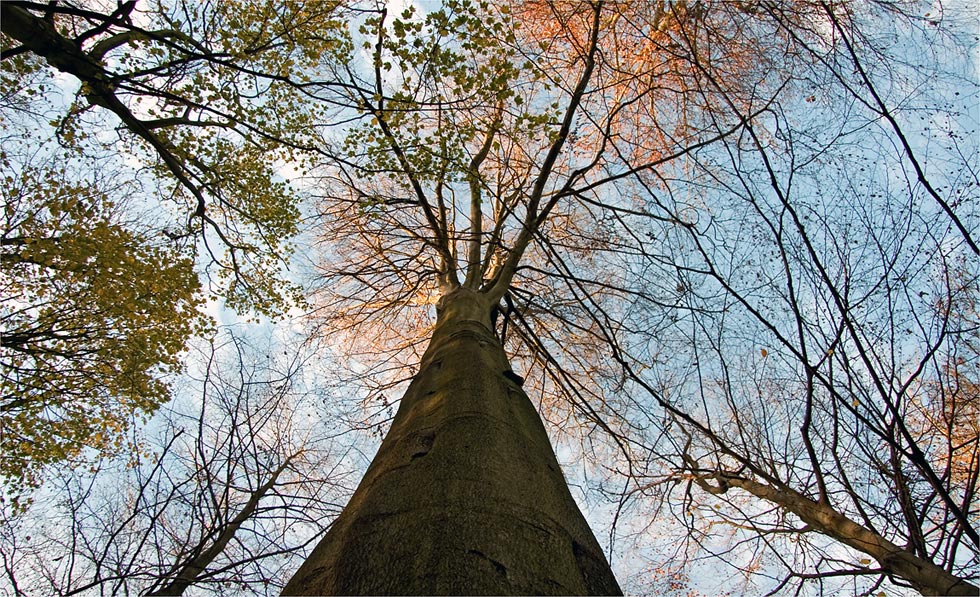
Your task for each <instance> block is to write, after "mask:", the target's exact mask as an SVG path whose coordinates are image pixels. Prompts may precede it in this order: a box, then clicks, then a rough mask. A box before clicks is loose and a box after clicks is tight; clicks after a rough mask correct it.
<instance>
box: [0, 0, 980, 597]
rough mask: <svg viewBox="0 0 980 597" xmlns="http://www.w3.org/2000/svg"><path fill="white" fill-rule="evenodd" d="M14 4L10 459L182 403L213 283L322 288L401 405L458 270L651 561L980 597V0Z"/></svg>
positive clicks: (625, 539) (53, 454)
mask: <svg viewBox="0 0 980 597" xmlns="http://www.w3.org/2000/svg"><path fill="white" fill-rule="evenodd" d="M396 4H397V6H396ZM0 6H2V7H3V34H4V37H3V43H4V45H3V50H2V51H3V54H2V58H3V64H4V75H3V76H4V81H5V85H4V86H5V89H7V90H8V91H5V92H4V100H3V104H2V109H3V119H4V120H3V122H4V127H5V128H4V135H5V141H4V154H3V164H2V166H3V168H4V176H5V177H6V181H7V182H5V189H4V191H5V194H6V195H7V204H8V208H7V212H6V213H7V218H6V221H7V226H6V228H5V233H4V237H3V251H4V253H3V262H4V268H5V273H6V272H7V271H9V272H10V276H9V281H8V282H5V283H4V284H5V286H4V295H3V301H4V302H3V309H4V310H3V312H2V313H3V318H4V319H3V321H4V345H3V346H4V357H3V358H4V361H3V366H4V372H5V373H4V375H5V377H4V382H3V383H4V386H3V388H4V390H3V403H2V405H0V409H2V412H3V417H4V418H3V424H4V434H3V440H2V441H3V444H4V454H5V457H4V466H3V470H2V472H3V474H4V475H5V476H7V477H8V478H18V477H19V478H23V477H24V476H26V475H31V474H33V473H31V472H27V471H28V469H30V467H31V466H35V465H36V466H41V465H46V464H49V463H53V462H56V461H58V460H60V459H64V458H66V457H68V456H71V455H72V453H73V452H72V451H74V452H78V451H79V450H80V449H81V447H82V446H89V447H94V448H99V449H105V448H107V447H108V446H109V445H110V444H109V440H108V439H106V440H105V441H102V440H97V439H95V436H94V435H93V434H91V433H90V431H91V430H92V427H91V426H90V425H91V424H92V422H93V420H92V419H89V420H87V421H83V419H84V417H90V416H91V406H89V405H91V404H96V403H98V404H100V405H101V404H109V405H115V406H113V407H110V408H109V410H108V411H107V412H106V414H104V415H102V414H100V415H99V417H98V418H97V419H95V421H98V420H100V419H101V418H102V417H105V419H106V420H110V421H112V420H116V421H122V420H125V416H126V415H128V413H134V412H151V411H152V410H154V408H155V407H156V406H157V405H159V404H160V403H161V402H163V401H164V400H165V398H166V396H167V385H166V383H165V380H166V377H165V376H162V375H161V374H162V373H164V372H165V371H168V370H174V369H175V368H177V367H178V366H179V363H180V362H181V359H183V356H182V353H181V348H182V347H183V346H185V344H186V342H187V341H188V339H189V338H190V337H191V336H192V335H193V334H195V333H199V332H200V331H201V330H202V329H203V327H204V323H205V321H206V317H205V316H204V315H203V314H201V311H200V308H201V305H202V302H203V301H204V300H206V299H207V298H208V297H223V298H224V299H226V300H227V301H228V304H229V305H231V306H233V307H238V308H241V309H242V310H248V309H254V310H255V311H256V312H258V313H260V314H267V315H268V314H274V313H277V312H281V311H282V310H283V309H284V308H286V306H287V305H289V304H290V301H292V300H295V301H297V302H304V301H305V302H306V304H305V306H307V307H309V309H308V310H307V311H308V313H307V317H306V318H305V320H304V322H305V325H306V326H307V328H308V329H309V330H312V331H313V332H311V333H314V335H317V336H318V337H319V338H320V341H321V342H324V343H325V345H327V344H328V345H330V346H331V350H333V351H335V352H336V353H337V354H338V355H342V356H344V357H346V358H347V359H349V363H350V366H351V370H352V371H354V372H356V376H355V375H352V376H351V377H352V378H354V377H356V381H357V382H358V383H361V384H363V385H364V387H366V388H367V390H366V391H367V399H366V400H365V401H364V404H363V407H364V409H365V410H366V412H367V413H368V415H370V416H373V419H372V420H373V421H374V423H375V424H377V425H379V426H380V427H382V428H383V427H385V426H386V424H387V419H390V408H391V405H392V402H393V399H392V397H391V393H392V392H393V391H395V390H397V389H401V388H403V384H404V382H405V381H406V380H407V379H410V378H411V377H412V375H413V374H414V373H415V371H417V367H418V361H419V358H420V356H421V354H422V352H423V350H424V349H425V347H426V345H427V342H428V339H429V335H430V333H431V330H432V325H433V315H434V313H435V309H436V306H437V305H438V304H440V301H441V300H443V299H444V298H445V297H447V296H449V295H450V294H451V293H452V292H453V291H455V290H457V289H460V288H463V289H468V290H470V291H472V292H474V293H479V294H480V295H481V296H483V297H486V300H487V301H489V303H488V304H491V305H494V306H495V310H494V319H493V324H494V326H495V331H496V333H497V335H498V336H499V337H500V338H501V340H502V341H503V343H504V346H505V349H506V351H507V353H508V355H509V357H510V358H511V360H512V363H513V365H514V369H515V371H520V376H521V381H522V383H523V384H524V388H525V390H526V391H527V392H528V394H529V395H530V396H531V398H532V399H533V400H534V401H535V403H536V404H537V406H538V409H539V412H540V413H541V415H542V417H543V418H544V419H545V421H546V424H547V426H548V429H549V432H550V433H551V436H552V439H553V441H555V442H556V443H558V444H559V445H561V446H563V447H565V448H567V449H569V450H574V451H575V453H576V454H578V455H580V456H581V462H582V463H583V465H582V471H583V474H584V475H585V478H584V483H585V484H586V486H587V487H588V494H589V496H590V497H591V499H595V500H598V501H604V502H605V503H607V504H609V505H610V507H611V508H612V509H613V512H614V514H613V521H612V522H611V523H610V529H609V530H608V537H609V541H608V545H607V547H608V549H609V550H611V552H612V553H618V552H619V551H629V550H630V549H633V550H635V552H636V553H646V552H647V550H653V551H654V552H656V554H657V555H655V556H651V557H650V570H644V571H642V572H636V573H635V574H636V577H635V579H631V581H630V583H623V584H624V585H626V586H629V587H633V588H635V589H637V590H642V591H660V590H670V589H671V588H672V587H673V588H674V589H676V588H678V587H680V586H681V585H684V583H687V582H691V583H692V585H691V586H694V587H696V586H703V585H698V584H697V582H696V581H692V580H690V579H691V578H692V577H693V575H694V571H695V570H696V569H697V566H698V564H697V562H699V561H700V560H701V558H702V557H703V556H705V555H707V556H710V557H711V560H712V561H713V562H715V565H727V566H728V567H730V569H729V572H730V573H731V574H732V575H738V577H739V578H742V579H743V582H744V584H743V585H742V587H741V589H740V590H744V591H747V592H765V591H770V590H771V591H776V592H778V591H784V590H785V591H790V590H792V589H794V588H797V587H802V588H803V589H810V588H813V590H815V591H820V590H833V589H835V588H840V587H845V586H846V587H849V589H848V590H853V591H855V592H861V593H866V594H872V593H874V592H875V591H877V590H879V588H880V587H883V586H887V585H886V582H888V583H892V586H898V587H910V588H913V589H916V590H918V591H920V592H925V593H928V592H934V593H936V592H938V593H942V592H954V590H955V591H960V590H967V591H969V590H975V587H973V586H972V585H975V584H976V583H977V573H976V569H977V566H978V563H980V546H978V543H980V538H978V530H977V527H976V519H977V499H976V497H977V490H978V483H980V438H978V427H977V423H976V420H977V413H978V408H980V404H978V400H980V397H978V394H977V392H976V386H977V384H978V383H980V380H978V379H977V372H978V364H980V353H978V342H977V330H978V329H980V327H978V326H980V319H978V315H977V310H976V305H977V298H978V287H977V282H978V276H980V269H978V256H980V249H978V246H977V242H978V240H977V239H978V232H977V226H978V223H980V220H978V216H980V214H978V212H977V205H978V203H977V201H978V198H980V180H978V171H980V170H978V167H980V164H978V161H977V156H978V155H980V152H978V146H977V145H978V136H977V125H978V121H980V115H978V113H977V110H978V102H980V85H978V80H977V62H976V49H977V47H978V44H980V41H978V37H977V35H976V26H977V24H978V22H980V15H978V12H977V10H976V9H975V8H972V7H970V6H968V5H967V4H966V3H953V4H951V5H949V6H946V7H945V8H942V9H938V8H936V7H934V6H932V5H929V4H927V3H919V2H912V1H909V2H904V1H902V2H898V1H896V2H866V3H859V2H834V3H830V2H824V1H822V0H813V1H811V0H796V1H791V2H744V3H743V2H733V1H718V2H714V1H708V0H701V1H682V0H678V1H676V2H667V1H664V2H638V3H623V2H612V1H610V2H602V1H596V2H571V1H569V2H550V1H545V0H542V1H535V0H531V1H525V2H509V1H508V2H494V3H490V2H479V1H474V0H447V1H445V2H442V3H440V4H439V5H438V6H436V5H429V4H427V3H411V2H404V3H385V2H374V1H370V2H355V1H351V2H316V3H313V2H310V3H308V2H296V3H285V4H283V3H281V2H276V3H273V2H269V3H266V2H260V1H258V0H256V1H255V2H248V3H241V4H239V3H218V4H215V5H211V4H196V3H190V2H188V3H184V2H163V1H161V2H159V3H147V4H146V5H143V4H139V3H133V2H127V3H118V4H116V5H114V7H113V8H111V9H110V10H98V9H95V8H91V7H87V6H77V5H75V4H72V3H51V4H36V3H31V2H12V1H11V2H4V3H3V4H2V5H0ZM56 48H57V49H56ZM59 73H60V74H59ZM64 76H69V77H70V78H71V79H72V81H73V83H72V84H74V85H76V86H77V93H75V95H74V98H73V99H72V100H71V101H64V102H62V103H59V102H57V101H53V100H52V99H51V97H52V90H55V89H63V88H64V86H65V85H66V83H64V78H63V77H64ZM72 92H73V93H74V92H75V89H73V90H72ZM25 139H40V140H41V141H42V142H40V143H34V144H35V145H37V146H39V147H40V148H41V149H39V150H36V151H27V150H26V149H16V150H15V149H8V148H16V147H32V145H31V142H28V141H25ZM52 139H53V140H52ZM18 144H20V145H18ZM25 144H26V145H25ZM96 164H98V165H99V167H100V168H102V170H93V169H92V168H93V165H96ZM106 165H111V168H112V170H113V172H112V175H111V176H110V175H108V174H107V173H106V171H105V167H106ZM287 179H289V181H288V182H287ZM119 194H122V195H124V196H125V197H126V198H127V200H122V199H117V198H115V195H119ZM141 210H142V211H141ZM299 232H301V233H302V235H301V236H296V233H299ZM296 243H302V244H296ZM297 247H300V248H301V249H300V250H299V251H297V252H299V253H302V255H303V257H304V258H305V259H308V260H309V262H310V263H311V264H312V266H313V268H314V269H315V271H314V272H313V275H312V276H311V277H310V278H309V279H304V280H302V282H304V283H307V284H308V286H309V292H308V293H306V294H302V293H300V291H299V287H298V286H297V285H295V284H288V283H284V282H283V280H290V278H289V277H288V276H286V275H285V271H284V268H285V264H286V263H287V258H288V257H289V255H290V253H292V252H293V251H294V250H295V249H296V248H297ZM110 281H112V282H113V283H110ZM123 281H125V282H123ZM291 281H293V282H295V281H296V279H295V278H293V279H292V280H291ZM83 305H84V307H83ZM191 314H194V315H193V316H190V315H191ZM8 321H9V323H8ZM78 330H81V331H78ZM133 346H136V347H137V348H135V349H134V348H133ZM127 367H128V369H127ZM54 368H57V369H58V370H59V371H65V370H67V371H70V372H71V375H67V376H58V377H55V376H54V375H53V371H54ZM8 371H9V373H8ZM125 371H130V372H131V373H130V374H121V372H125ZM46 375H47V377H45V376H46ZM73 380H79V381H73ZM8 388H9V389H8ZM42 388H43V389H44V390H43V391H42ZM48 388H53V390H52V391H50V392H47V393H46V391H47V389H48ZM70 392H77V395H78V396H79V398H78V399H77V400H72V401H70V402H68V401H62V399H61V398H60V396H66V395H70ZM69 404H70V405H71V408H69ZM119 413H123V416H122V418H120V414H119ZM113 417H115V418H113ZM86 424H88V425H89V426H86ZM42 425H43V426H44V428H45V429H41V427H40V426H42ZM49 425H56V426H57V425H61V426H62V427H63V428H64V429H65V430H64V431H59V432H57V433H54V434H50V435H48V432H47V431H46V429H47V428H48V426H49ZM121 428H122V425H121V423H120V425H119V426H118V427H117V428H116V429H121ZM11 430H12V431H11ZM109 433H110V435H111V430H110V432H109ZM8 438H10V439H8ZM51 438H56V439H51ZM100 441H102V443H99V442H100ZM45 442H47V443H45ZM8 445H9V450H10V451H8ZM38 453H41V454H44V456H38ZM9 454H16V455H17V459H14V458H10V459H8V455H9ZM8 462H9V464H8ZM630 546H632V547H630ZM678 583H680V585H679V584H678ZM968 583H972V585H970V584H968ZM715 588H716V589H717V588H718V587H715ZM709 590H710V589H709Z"/></svg>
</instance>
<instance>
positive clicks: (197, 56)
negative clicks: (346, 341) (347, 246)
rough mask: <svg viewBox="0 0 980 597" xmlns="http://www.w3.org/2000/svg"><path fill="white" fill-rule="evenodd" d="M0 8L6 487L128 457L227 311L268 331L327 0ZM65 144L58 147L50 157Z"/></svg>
mask: <svg viewBox="0 0 980 597" xmlns="http://www.w3.org/2000/svg"><path fill="white" fill-rule="evenodd" d="M98 10H99V8H98V7H90V9H88V11H87V12H86V13H85V15H84V16H81V15H80V13H79V12H78V11H77V10H76V8H75V7H72V6H70V5H58V4H52V5H51V6H49V7H48V8H47V9H46V10H45V11H41V10H35V9H33V8H24V7H22V6H20V5H17V6H14V5H12V4H8V5H6V6H5V7H4V19H3V35H2V36H0V47H2V49H3V50H4V53H5V54H4V59H3V63H2V67H3V68H2V71H0V77H2V83H3V85H2V91H0V137H2V139H3V142H4V151H3V153H2V160H0V162H2V163H0V167H2V176H3V177H4V184H3V195H4V200H5V208H4V220H3V221H4V227H3V231H2V233H3V238H2V253H0V255H2V263H3V267H4V277H3V278H2V282H0V325H2V330H3V353H2V358H0V372H2V378H0V384H2V385H0V425H2V427H0V449H2V450H3V455H4V456H3V460H2V463H0V477H2V478H3V479H5V480H6V481H7V482H8V489H9V490H10V491H11V492H12V494H13V495H14V500H17V499H21V498H22V496H23V492H24V490H27V489H30V488H31V487H33V486H35V485H37V484H38V483H39V482H40V481H41V472H42V470H43V468H44V467H45V466H47V465H50V464H53V463H57V462H65V461H81V460H84V459H85V457H86V455H91V454H92V452H91V451H90V450H94V451H97V452H100V453H103V454H104V453H112V452H115V451H118V450H120V449H122V448H124V447H126V431H127V428H128V427H129V426H130V424H131V423H132V422H134V421H135V420H137V419H139V418H140V417H141V416H144V415H147V414H149V413H152V412H153V411H154V410H156V408H157V407H158V406H159V405H161V404H162V403H163V402H165V401H166V400H168V397H169V395H170V391H169V385H168V381H167V380H168V377H169V376H170V375H171V374H173V373H174V372H176V371H177V370H179V369H180V366H181V361H182V358H183V356H182V352H183V350H184V348H185V346H186V343H187V341H188V340H189V339H190V338H192V337H193V336H194V335H196V334H199V333H201V332H202V331H203V330H205V329H206V328H208V327H209V325H210V323H209V321H210V320H209V318H208V317H207V316H206V315H205V314H204V313H203V312H202V310H201V308H202V306H203V304H204V303H205V301H208V300H218V301H222V302H223V303H224V304H226V305H228V306H230V307H232V308H234V309H236V310H238V311H239V312H241V313H249V312H251V313H257V314H261V315H266V316H271V317H275V316H277V315H279V314H281V313H282V312H283V311H285V310H286V309H287V308H288V307H289V306H290V305H293V304H297V303H300V302H301V300H302V297H301V295H300V290H299V287H298V286H297V285H295V284H293V283H291V282H289V281H287V280H285V279H284V277H283V271H284V268H285V267H286V264H287V262H288V259H289V256H290V254H291V253H292V251H293V246H292V243H291V238H292V237H293V236H294V235H295V234H296V232H297V222H298V221H299V218H300V211H299V203H300V199H301V196H300V193H298V192H297V190H296V189H295V188H294V187H293V186H292V185H291V184H290V182H289V181H287V180H286V179H285V178H284V176H283V175H282V174H281V173H282V172H291V171H295V172H303V171H305V170H306V169H308V168H309V166H310V163H311V162H310V159H309V155H310V153H311V152H313V151H314V148H315V147H316V146H317V143H318V141H319V139H318V133H317V131H316V127H315V126H314V123H317V122H322V121H323V120H325V119H326V116H325V111H324V108H323V107H322V106H323V105H326V104H325V103H323V102H319V101H310V99H311V97H313V96H315V95H316V94H317V93H321V96H316V97H314V99H323V96H322V94H325V93H326V92H325V91H324V90H325V89H329V81H324V80H320V79H318V77H319V76H320V73H322V72H324V69H325V68H326V67H327V65H329V64H332V63H334V62H338V61H343V60H344V59H345V57H346V56H347V55H349V53H350V51H351V46H350V42H349V41H347V36H346V30H345V25H344V19H343V18H342V14H341V13H342V10H343V6H342V4H341V3H340V2H337V1H336V0H323V1H302V2H300V1H287V2H282V1H279V0H276V1H273V0H249V1H243V2H219V3H203V4H202V3H198V2H184V1H182V0H162V1H153V2H147V3H142V2H141V3H126V4H125V5H120V6H119V7H118V11H116V12H113V11H112V9H110V10H109V11H108V12H105V13H103V14H99V13H98ZM55 141H57V145H56V144H55Z"/></svg>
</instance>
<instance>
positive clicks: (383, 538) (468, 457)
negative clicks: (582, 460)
mask: <svg viewBox="0 0 980 597" xmlns="http://www.w3.org/2000/svg"><path fill="white" fill-rule="evenodd" d="M490 307H491V304H490V301H489V300H488V299H487V297H486V296H485V295H482V294H479V293H477V292H474V291H472V290H468V289H465V288H460V289H457V290H455V291H454V292H452V293H451V294H449V295H447V296H446V297H444V299H443V300H442V301H441V302H440V305H439V310H438V311H439V318H438V322H437V325H436V329H435V331H434V332H433V336H432V340H431V342H430V344H429V347H428V349H427V350H426V352H425V355H424V356H423V357H422V363H421V367H420V369H419V372H418V374H417V375H416V376H415V378H414V380H413V381H412V383H411V385H410V386H409V388H408V391H407V392H406V393H405V396H404V397H403V399H402V401H401V404H400V406H399V408H398V412H397V414H396V415H395V419H394V421H393V423H392V426H391V429H390V431H389V432H388V435H387V436H386V437H385V439H384V442H382V444H381V448H380V449H379V450H378V453H377V455H376V456H375V458H374V461H373V462H372V463H371V466H370V467H369V468H368V471H367V473H366V474H365V476H364V479H363V480H362V481H361V483H360V486H359V487H358V488H357V491H356V492H355V493H354V496H353V497H352V498H351V501H350V503H349V504H348V505H347V507H346V508H345V509H344V511H343V513H342V514H341V515H340V516H339V517H338V518H337V520H336V521H335V522H334V524H333V526H332V527H331V529H330V531H329V532H328V533H327V535H326V536H325V537H324V539H323V540H322V541H321V542H320V544H319V545H318V546H317V547H316V549H315V550H314V551H313V553H312V554H311V555H310V557H309V558H308V559H307V560H306V562H305V563H304V564H303V566H302V567H300V569H299V570H298V571H297V572H296V574H295V575H294V576H293V578H292V579H291V580H290V581H289V583H288V584H287V585H286V587H285V589H284V591H283V594H286V595H304V594H305V595H313V594H316V595H324V594H329V595H338V594H339V595H371V594H373V595H384V594H400V595H438V594H444V595H450V594H469V595H481V594H482V595H486V594H500V595H582V594H603V595H605V594H621V591H620V588H619V585H618V584H617V583H616V579H615V577H614V576H613V574H612V571H611V570H610V568H609V564H608V563H607V562H606V559H605V557H604V556H603V553H602V550H601V548H600V547H599V544H598V542H597V541H596V539H595V537H594V536H593V534H592V531H591V530H590V529H589V526H588V524H587V523H586V521H585V518H584V517H583V516H582V513H581V512H580V511H579V509H578V507H577V506H576V504H575V502H574V500H573V499H572V496H571V494H570V493H569V491H568V486H567V484H566V483H565V479H564V477H563V476H562V473H561V469H560V468H559V466H558V461H557V460H556V458H555V454H554V451H553V450H552V448H551V444H550V442H549V440H548V436H547V434H546V432H545V429H544V426H543V425H542V423H541V420H540V418H539V417H538V414H537V411H536V410H535V408H534V406H533V405H532V404H531V401H530V400H529V399H528V397H527V395H526V394H525V393H524V391H523V390H522V389H521V385H520V383H521V379H520V377H518V376H517V375H515V374H514V373H513V372H512V371H511V368H510V364H509V363H508V360H507V357H506V355H505V354H504V351H503V348H502V346H501V345H500V342H499V341H498V340H497V338H496V337H495V336H494V333H493V331H492V329H491V324H490Z"/></svg>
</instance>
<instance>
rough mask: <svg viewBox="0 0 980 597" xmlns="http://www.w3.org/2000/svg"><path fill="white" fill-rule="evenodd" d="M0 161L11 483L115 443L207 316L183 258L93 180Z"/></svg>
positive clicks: (19, 484) (1, 382)
mask: <svg viewBox="0 0 980 597" xmlns="http://www.w3.org/2000/svg"><path fill="white" fill-rule="evenodd" d="M3 170H4V184H3V198H4V203H5V207H4V220H3V222H4V227H3V237H2V253H0V258H2V262H3V266H4V274H5V275H4V278H3V280H4V281H3V284H2V287H0V291H2V294H0V297H2V298H0V322H2V326H3V330H4V335H3V340H2V346H3V354H2V359H0V426H2V427H0V449H2V450H3V454H4V458H3V460H2V461H0V475H2V476H3V477H4V478H6V479H8V480H9V481H11V486H10V489H11V491H13V492H14V493H15V494H16V493H19V492H21V491H22V490H23V489H25V488H28V487H30V486H32V485H34V484H36V482H37V481H38V473H39V471H40V469H41V468H42V467H43V466H45V465H47V464H50V463H52V462H57V461H64V460H70V459H73V458H75V457H77V456H79V455H80V454H81V453H82V451H83V450H84V449H85V448H93V449H96V450H99V451H102V452H112V451H115V450H117V449H119V448H122V447H123V446H124V445H125V432H126V429H127V427H128V425H129V423H130V422H131V421H132V420H133V419H134V418H137V417H139V416H140V415H143V414H147V413H150V412H152V411H154V410H155V409H156V407H157V406H159V405H160V404H161V403H163V402H164V401H166V400H167V398H168V396H169V387H168V383H167V381H166V375H167V374H169V373H173V372H176V371H178V370H179V368H180V365H181V359H180V357H181V353H182V351H183V349H184V345H185V343H186V342H187V340H188V339H189V338H190V337H191V336H192V335H193V334H195V333H198V332H200V331H202V330H203V329H204V328H205V327H206V322H207V318H206V316H205V315H204V314H203V312H202V311H200V307H201V306H202V295H201V292H200V290H201V285H200V282H199V280H198V277H197V274H196V273H195V271H194V264H193V259H191V258H190V257H189V256H186V255H181V254H179V253H178V252H177V251H176V250H174V249H172V248H169V247H166V246H164V245H163V244H162V243H161V242H159V237H156V238H154V237H152V236H150V234H149V233H146V232H141V231H139V230H134V229H133V228H132V227H130V226H127V225H125V224H124V223H123V222H122V221H121V214H122V210H121V209H120V207H119V205H118V204H117V203H116V202H114V201H113V200H112V199H110V198H109V197H108V196H107V195H106V194H105V193H103V192H101V191H100V190H99V189H98V188H96V186H95V184H94V183H93V182H74V181H72V180H70V179H69V177H67V176H66V172H65V170H64V169H59V168H34V167H30V166H21V167H20V168H17V169H15V168H13V167H12V164H11V163H10V160H9V159H8V158H7V157H6V156H5V157H4V160H3ZM15 499H16V498H15Z"/></svg>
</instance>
